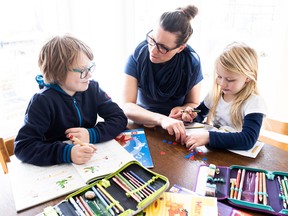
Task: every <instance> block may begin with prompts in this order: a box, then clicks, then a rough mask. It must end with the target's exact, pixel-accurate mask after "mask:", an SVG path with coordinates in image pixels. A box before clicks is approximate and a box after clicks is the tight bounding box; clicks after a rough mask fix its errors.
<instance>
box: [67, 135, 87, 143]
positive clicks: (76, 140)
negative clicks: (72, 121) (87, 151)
mask: <svg viewBox="0 0 288 216" xmlns="http://www.w3.org/2000/svg"><path fill="white" fill-rule="evenodd" d="M69 139H70V140H71V141H72V142H73V144H75V145H76V144H79V145H81V146H87V145H89V144H88V143H84V142H82V141H81V140H79V139H78V138H77V137H75V136H73V135H72V134H71V135H70V136H69Z"/></svg>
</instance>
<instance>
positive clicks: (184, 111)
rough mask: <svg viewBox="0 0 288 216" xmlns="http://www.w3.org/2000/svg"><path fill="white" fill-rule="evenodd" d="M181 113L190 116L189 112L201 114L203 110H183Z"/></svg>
mask: <svg viewBox="0 0 288 216" xmlns="http://www.w3.org/2000/svg"><path fill="white" fill-rule="evenodd" d="M181 112H182V113H188V114H189V112H196V113H199V112H201V110H198V109H193V110H189V111H186V110H181Z"/></svg>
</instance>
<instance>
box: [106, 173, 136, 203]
mask: <svg viewBox="0 0 288 216" xmlns="http://www.w3.org/2000/svg"><path fill="white" fill-rule="evenodd" d="M112 180H113V181H114V182H115V183H116V184H117V185H118V186H119V187H121V188H122V189H123V190H124V191H125V192H127V193H128V194H130V196H131V197H132V198H133V199H134V200H135V201H136V202H140V201H141V200H140V199H139V198H138V197H137V196H135V194H133V193H129V192H130V191H129V189H128V188H127V187H125V185H123V184H122V183H121V182H120V181H119V178H116V177H113V178H112Z"/></svg>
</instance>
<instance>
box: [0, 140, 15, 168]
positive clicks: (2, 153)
mask: <svg viewBox="0 0 288 216" xmlns="http://www.w3.org/2000/svg"><path fill="white" fill-rule="evenodd" d="M14 140H15V137H10V138H7V139H3V138H0V162H1V165H2V169H3V171H4V174H6V173H8V167H7V163H8V162H10V156H11V155H13V154H14Z"/></svg>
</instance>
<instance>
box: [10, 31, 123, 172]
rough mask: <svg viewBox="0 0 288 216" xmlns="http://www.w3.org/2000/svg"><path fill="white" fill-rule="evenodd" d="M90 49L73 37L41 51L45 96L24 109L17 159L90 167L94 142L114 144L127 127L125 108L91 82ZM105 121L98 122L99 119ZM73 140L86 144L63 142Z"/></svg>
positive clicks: (50, 43) (57, 39)
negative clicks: (112, 141)
mask: <svg viewBox="0 0 288 216" xmlns="http://www.w3.org/2000/svg"><path fill="white" fill-rule="evenodd" d="M93 58H94V56H93V53H92V50H91V49H90V48H89V47H88V46H87V45H86V44H85V43H83V42H82V41H80V40H78V39H77V38H74V37H72V36H63V37H60V36H56V37H54V38H52V39H51V40H49V41H48V42H47V43H46V44H45V45H44V46H43V47H42V49H41V51H40V54H39V59H38V65H39V67H40V70H41V72H42V74H43V75H38V76H37V77H36V81H37V82H38V84H39V86H40V88H41V91H40V92H39V93H36V94H35V95H34V96H33V97H32V99H31V101H30V103H29V105H28V108H27V110H26V113H25V121H24V125H23V126H22V128H21V129H20V130H19V133H18V135H17V137H16V139H15V155H16V156H17V157H18V158H19V159H20V160H21V161H23V162H26V163H31V164H35V165H39V166H44V165H53V164H60V163H76V164H83V163H86V162H87V161H88V160H89V159H90V158H91V157H92V155H93V153H94V152H95V150H96V146H97V145H93V144H95V143H99V142H104V141H107V140H111V139H114V138H115V137H116V136H117V135H119V134H120V133H121V132H122V131H123V130H124V129H125V128H126V125H127V118H126V116H125V114H124V112H123V111H122V109H121V108H120V107H119V106H118V105H117V104H116V103H114V102H113V101H112V100H111V98H110V97H109V96H108V95H107V94H106V93H105V92H104V91H103V90H102V89H101V88H100V86H99V84H98V82H96V81H94V80H91V77H92V73H93V71H94V69H95V63H94V62H93ZM98 115H99V116H100V117H101V118H103V119H104V121H99V122H97V116H98ZM71 137H74V138H77V139H79V140H80V142H81V143H86V144H85V145H71V144H67V143H65V142H63V141H65V140H67V139H69V138H71Z"/></svg>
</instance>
